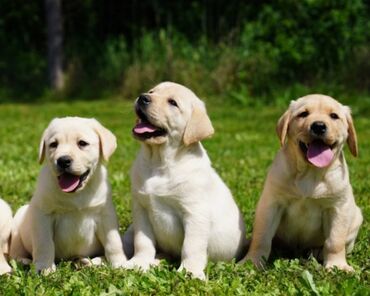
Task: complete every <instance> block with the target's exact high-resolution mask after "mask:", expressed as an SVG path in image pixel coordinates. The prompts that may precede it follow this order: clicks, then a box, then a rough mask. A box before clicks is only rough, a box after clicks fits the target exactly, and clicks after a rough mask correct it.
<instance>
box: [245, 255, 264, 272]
mask: <svg viewBox="0 0 370 296" xmlns="http://www.w3.org/2000/svg"><path fill="white" fill-rule="evenodd" d="M246 261H252V263H253V265H254V266H255V267H256V268H257V269H259V270H263V269H265V268H266V260H265V259H264V257H262V256H253V255H249V254H247V256H245V257H244V258H243V259H242V260H241V261H239V262H238V263H240V264H243V263H245V262H246Z"/></svg>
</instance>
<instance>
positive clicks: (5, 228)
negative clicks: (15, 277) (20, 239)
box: [0, 198, 13, 274]
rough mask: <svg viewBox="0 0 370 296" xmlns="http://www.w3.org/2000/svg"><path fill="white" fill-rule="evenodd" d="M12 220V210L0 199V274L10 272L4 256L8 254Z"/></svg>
mask: <svg viewBox="0 0 370 296" xmlns="http://www.w3.org/2000/svg"><path fill="white" fill-rule="evenodd" d="M12 220H13V218H12V210H11V209H10V207H9V205H8V204H7V203H6V202H5V201H4V200H2V199H1V198H0V274H4V273H9V272H11V270H12V269H11V268H10V266H9V264H8V262H7V261H6V258H5V254H6V253H8V250H9V248H8V247H9V239H10V232H11V229H12V223H13V221H12Z"/></svg>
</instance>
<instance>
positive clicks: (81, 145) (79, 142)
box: [77, 140, 89, 147]
mask: <svg viewBox="0 0 370 296" xmlns="http://www.w3.org/2000/svg"><path fill="white" fill-rule="evenodd" d="M77 144H78V147H86V146H89V143H87V142H85V141H84V140H79V141H78V143H77Z"/></svg>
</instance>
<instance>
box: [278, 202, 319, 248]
mask: <svg viewBox="0 0 370 296" xmlns="http://www.w3.org/2000/svg"><path fill="white" fill-rule="evenodd" d="M323 220H324V210H323V208H322V206H320V203H317V202H315V201H311V200H294V201H290V203H289V205H288V206H286V207H285V209H284V212H283V215H282V218H281V221H280V225H279V227H278V230H277V236H278V237H279V238H281V239H283V240H284V241H285V242H287V243H290V244H295V245H297V246H305V247H306V246H307V247H309V246H316V245H322V244H323V241H324V233H323Z"/></svg>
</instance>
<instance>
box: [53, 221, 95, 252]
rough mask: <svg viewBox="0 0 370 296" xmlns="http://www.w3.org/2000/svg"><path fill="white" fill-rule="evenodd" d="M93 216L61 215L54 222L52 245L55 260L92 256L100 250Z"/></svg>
mask: <svg viewBox="0 0 370 296" xmlns="http://www.w3.org/2000/svg"><path fill="white" fill-rule="evenodd" d="M96 227H97V221H96V219H95V217H94V216H93V215H91V216H88V215H83V216H80V215H70V214H63V215H62V216H59V217H57V218H56V220H55V224H54V243H55V253H56V257H57V258H60V259H61V258H70V257H76V256H93V255H95V253H96V252H97V251H98V250H99V249H100V243H99V242H98V240H97V237H96Z"/></svg>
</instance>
